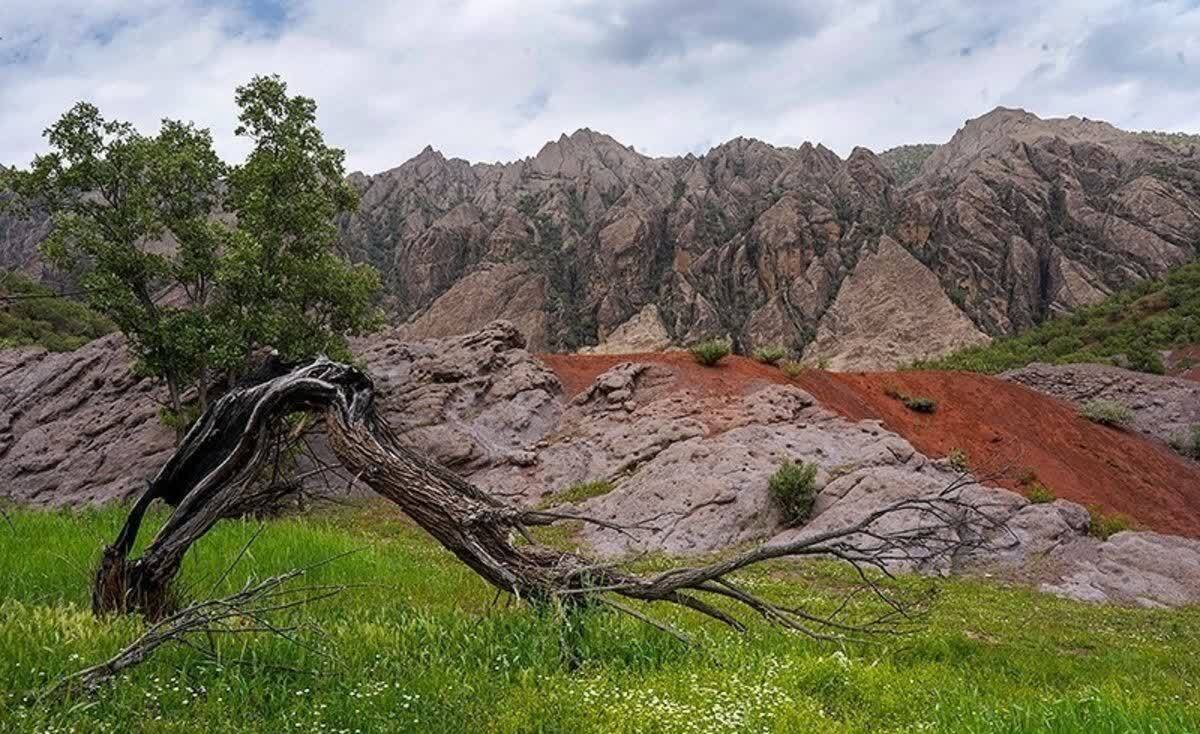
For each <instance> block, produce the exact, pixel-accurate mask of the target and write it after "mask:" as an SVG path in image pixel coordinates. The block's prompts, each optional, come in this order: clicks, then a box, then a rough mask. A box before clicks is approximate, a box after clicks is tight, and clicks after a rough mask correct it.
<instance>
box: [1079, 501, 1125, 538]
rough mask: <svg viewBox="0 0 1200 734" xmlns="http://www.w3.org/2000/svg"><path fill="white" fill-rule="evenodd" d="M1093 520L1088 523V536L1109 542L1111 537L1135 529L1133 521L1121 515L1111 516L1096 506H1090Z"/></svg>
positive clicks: (1089, 509)
mask: <svg viewBox="0 0 1200 734" xmlns="http://www.w3.org/2000/svg"><path fill="white" fill-rule="evenodd" d="M1088 513H1089V514H1090V515H1091V520H1090V521H1089V522H1088V535H1090V536H1092V537H1093V538H1099V539H1100V540H1108V539H1109V538H1110V537H1111V536H1113V535H1116V534H1117V533H1120V532H1122V531H1125V530H1130V529H1132V528H1133V521H1132V520H1130V519H1129V518H1128V517H1126V516H1124V515H1120V514H1116V513H1113V514H1109V513H1106V512H1104V511H1103V510H1102V509H1100V507H1098V506H1096V505H1090V506H1088Z"/></svg>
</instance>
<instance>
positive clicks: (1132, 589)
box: [0, 322, 1200, 605]
mask: <svg viewBox="0 0 1200 734" xmlns="http://www.w3.org/2000/svg"><path fill="white" fill-rule="evenodd" d="M354 347H355V350H356V352H357V353H358V355H359V356H360V358H361V359H362V360H363V361H364V362H365V364H366V366H367V369H368V370H369V371H370V372H371V373H372V374H373V375H374V376H375V379H376V383H377V387H378V391H379V398H380V400H381V404H382V406H383V410H384V415H385V416H386V417H387V419H388V421H389V422H390V424H391V425H392V427H393V429H394V430H395V431H396V433H397V434H398V435H399V436H401V437H402V439H403V440H405V441H408V442H410V443H411V444H413V445H414V446H417V447H419V448H420V449H422V450H423V451H425V452H427V453H428V454H430V455H432V456H434V457H435V458H437V459H438V460H439V461H441V462H443V463H445V464H447V465H449V466H451V467H453V468H454V469H455V470H457V471H459V472H460V473H462V474H464V475H466V476H469V477H471V478H472V480H473V481H475V482H476V483H478V484H479V485H480V486H483V487H486V488H488V489H489V490H490V491H493V492H497V493H499V494H502V495H505V496H507V497H510V498H512V499H513V500H515V501H518V502H522V503H525V504H530V505H538V504H544V503H551V504H555V503H558V500H557V499H556V497H557V496H558V494H559V493H560V492H561V491H562V490H564V489H566V488H568V487H570V486H572V485H575V484H578V483H581V482H594V481H605V482H609V483H610V486H611V491H608V492H606V493H604V494H601V495H600V496H596V497H592V498H590V499H587V500H584V501H580V502H579V503H578V504H577V505H576V506H574V507H573V509H575V510H578V511H580V512H584V513H586V514H589V515H591V516H594V517H599V518H602V519H604V520H608V521H612V522H615V523H620V524H624V525H628V526H643V527H642V529H641V530H636V531H631V532H630V533H618V532H614V531H611V530H605V529H602V528H596V527H584V528H582V529H581V532H580V534H579V536H578V539H579V542H581V543H585V544H587V545H589V546H590V547H591V549H592V550H593V551H595V552H598V553H601V554H604V555H619V554H623V553H627V552H633V551H643V550H655V551H666V552H669V553H676V554H684V555H687V554H698V553H707V552H710V551H717V550H721V549H724V548H728V547H731V546H735V545H738V544H741V543H745V542H753V541H767V542H771V541H782V540H786V539H787V538H789V537H792V536H793V535H794V534H796V533H815V532H820V531H821V530H822V529H830V528H833V527H840V526H842V525H845V524H847V523H851V522H854V521H855V520H857V519H858V518H861V517H863V516H864V515H866V514H867V513H870V512H873V511H875V510H878V509H880V508H882V507H884V506H886V505H887V504H890V503H891V502H894V501H896V500H898V499H900V498H905V497H924V496H929V495H931V494H934V493H937V492H941V491H942V490H943V489H944V488H945V487H946V486H947V485H948V484H950V483H951V482H952V481H954V479H955V478H956V476H957V471H956V470H955V469H954V468H953V467H951V466H950V465H949V464H948V463H947V462H946V461H945V460H934V459H931V458H930V457H929V456H927V455H924V454H922V453H921V452H919V451H918V450H916V449H915V448H914V447H913V445H912V444H911V443H909V442H908V441H907V440H905V439H904V438H903V437H901V436H899V435H897V434H895V433H893V432H891V431H888V430H886V429H885V428H884V427H883V426H882V425H881V423H880V422H879V421H873V420H861V421H854V420H849V419H847V418H844V417H842V416H840V415H837V414H835V413H833V412H831V411H829V410H828V409H826V408H823V407H821V406H820V405H818V404H817V403H816V401H815V400H814V399H813V397H812V396H811V395H810V394H809V393H807V392H805V391H804V390H801V389H799V388H798V387H796V386H795V385H794V384H788V383H786V381H784V380H782V378H781V377H778V376H779V375H781V373H778V372H777V371H772V370H769V369H768V368H765V367H762V366H761V365H756V366H755V367H756V369H759V370H760V371H759V372H757V373H754V374H751V375H750V376H747V375H746V374H744V373H743V374H739V375H735V376H730V377H727V378H719V377H716V376H715V375H714V377H713V378H712V381H709V383H707V384H700V383H699V382H698V381H696V380H695V379H692V378H689V377H687V376H685V375H684V374H683V372H682V370H681V368H680V367H678V366H672V364H671V362H670V360H659V361H655V362H639V361H620V360H619V359H612V360H611V367H609V368H608V369H607V370H605V371H603V372H602V373H600V374H599V375H598V376H596V377H595V378H594V379H593V380H591V381H590V383H589V385H588V386H587V387H586V388H585V389H583V390H582V391H580V392H578V393H577V394H572V393H570V392H567V391H566V390H565V389H564V387H563V383H562V381H560V378H559V377H558V376H557V375H556V373H555V372H554V371H553V370H551V369H550V368H548V367H547V365H546V364H545V363H543V362H542V361H541V360H539V359H537V358H536V357H534V356H533V355H531V354H530V353H529V352H528V351H527V350H526V349H525V344H524V339H523V338H522V336H521V335H520V333H519V332H518V330H517V329H516V328H515V327H514V326H513V325H511V324H508V323H503V322H500V323H493V324H490V325H488V326H487V327H486V328H484V329H483V330H481V331H479V332H477V333H473V334H470V335H467V336H460V337H453V338H449V339H438V340H426V341H418V342H410V341H407V340H405V338H404V337H403V336H402V334H401V333H400V332H398V331H397V332H391V333H385V334H380V335H376V336H374V337H371V338H370V339H366V340H363V341H361V342H359V343H357V344H355V345H354ZM565 359H574V360H580V359H587V358H581V357H571V358H565ZM590 359H602V358H598V357H593V358H590ZM680 363H682V364H687V362H686V360H683V361H681V362H680ZM692 367H693V368H695V369H700V368H697V367H695V366H694V365H692ZM715 372H719V370H709V373H715ZM755 374H757V375H758V376H755ZM776 378H777V379H776ZM0 396H3V398H2V399H3V403H0V492H2V493H3V496H5V497H8V498H10V499H15V500H17V501H20V502H24V503H31V504H40V505H68V504H69V505H74V504H81V503H94V502H100V501H105V500H112V499H123V498H128V497H129V496H131V495H133V494H136V493H137V492H138V491H139V490H141V489H142V488H143V487H144V482H145V480H146V479H147V478H149V477H150V476H151V475H152V474H153V473H154V472H155V471H157V469H158V468H159V467H160V466H161V464H162V463H163V461H165V459H166V458H167V456H168V455H169V453H170V451H171V446H172V441H171V435H170V433H169V432H168V431H167V430H165V429H164V428H163V427H162V426H161V425H159V423H158V420H157V418H156V416H155V413H156V409H157V400H160V399H161V398H162V395H161V393H160V391H159V390H158V389H157V388H156V387H155V386H154V385H153V384H152V383H150V382H149V381H147V380H141V379H138V378H137V377H136V376H135V375H133V374H132V373H131V372H130V370H129V369H128V367H127V363H126V357H125V354H124V349H123V347H122V344H121V340H120V338H119V337H115V336H114V337H107V338H105V339H101V340H98V341H96V342H94V343H92V344H90V345H88V346H87V347H85V348H83V349H81V350H79V351H77V352H74V353H70V354H47V353H45V352H44V351H40V350H8V351H3V352H0ZM1148 448H1151V447H1148ZM785 460H803V461H806V462H810V463H813V464H815V465H816V466H817V467H818V471H817V478H816V482H817V486H818V487H819V489H820V493H819V495H818V497H817V501H816V505H815V508H814V515H813V517H812V519H811V520H810V521H809V522H808V523H807V524H805V525H803V526H801V527H799V528H787V527H785V526H784V525H783V523H782V521H781V518H780V516H779V514H778V512H777V510H776V509H775V507H774V505H773V504H772V502H771V500H770V497H769V493H768V489H767V480H768V478H769V477H770V476H771V474H772V473H773V472H774V471H776V469H777V468H778V466H779V465H780V463H782V462H783V461H785ZM314 482H315V480H314ZM340 486H345V485H339V487H340ZM313 489H314V490H317V491H320V490H321V487H320V485H319V484H315V483H314V486H313ZM966 497H967V498H968V499H969V500H970V501H971V502H974V503H977V504H979V505H981V506H986V507H987V508H988V512H989V513H991V514H993V515H995V516H997V517H999V518H1003V519H1005V520H1006V521H1007V524H1008V531H1009V532H1005V533H999V534H997V537H995V538H993V539H992V540H993V547H992V548H991V549H990V551H989V552H987V553H986V554H981V555H975V556H972V557H956V558H954V559H947V560H945V561H944V562H942V563H939V564H938V565H937V566H936V567H929V568H925V569H924V570H927V571H939V572H945V571H967V572H972V571H977V570H979V569H982V568H986V569H987V570H989V571H991V572H998V573H1004V574H1011V575H1014V576H1016V577H1018V578H1021V579H1025V580H1031V581H1033V582H1035V583H1037V584H1038V585H1040V586H1042V587H1043V588H1046V589H1048V590H1051V591H1054V592H1055V593H1060V594H1065V595H1068V596H1073V597H1076V598H1083V599H1089V600H1101V601H1103V600H1109V601H1121V602H1129V603H1138V604H1145V605H1162V604H1183V603H1195V602H1200V541H1197V540H1189V539H1183V538H1179V537H1174V536H1167V535H1159V534H1156V533H1149V532H1126V533H1121V534H1118V535H1115V536H1113V537H1112V538H1110V539H1109V540H1107V541H1103V542H1102V541H1100V540H1097V539H1094V538H1090V537H1088V536H1087V527H1088V513H1087V511H1086V510H1084V509H1083V508H1082V507H1080V506H1079V505H1077V504H1074V503H1071V502H1067V501H1065V500H1059V501H1056V502H1054V503H1049V504H1040V505H1037V504H1030V503H1029V502H1028V501H1027V500H1025V499H1024V498H1023V497H1021V496H1020V495H1018V494H1015V493H1013V492H1009V491H1007V490H1004V489H999V488H996V487H990V486H980V487H975V488H972V489H971V490H969V492H968V494H967V495H966Z"/></svg>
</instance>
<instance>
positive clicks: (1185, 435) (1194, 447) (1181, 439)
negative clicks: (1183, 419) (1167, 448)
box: [1170, 423, 1200, 460]
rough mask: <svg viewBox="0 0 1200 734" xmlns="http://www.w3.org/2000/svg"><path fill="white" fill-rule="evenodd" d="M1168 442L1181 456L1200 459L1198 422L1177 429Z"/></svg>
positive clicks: (1199, 429) (1199, 425) (1199, 427)
mask: <svg viewBox="0 0 1200 734" xmlns="http://www.w3.org/2000/svg"><path fill="white" fill-rule="evenodd" d="M1170 444H1171V448H1173V449H1175V450H1176V451H1178V452H1179V453H1180V454H1182V455H1183V456H1186V457H1188V458H1191V459H1197V460H1200V423H1197V424H1196V425H1194V426H1192V427H1191V428H1189V429H1186V430H1183V431H1179V432H1178V433H1177V434H1175V435H1174V436H1172V437H1171V440H1170Z"/></svg>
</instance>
